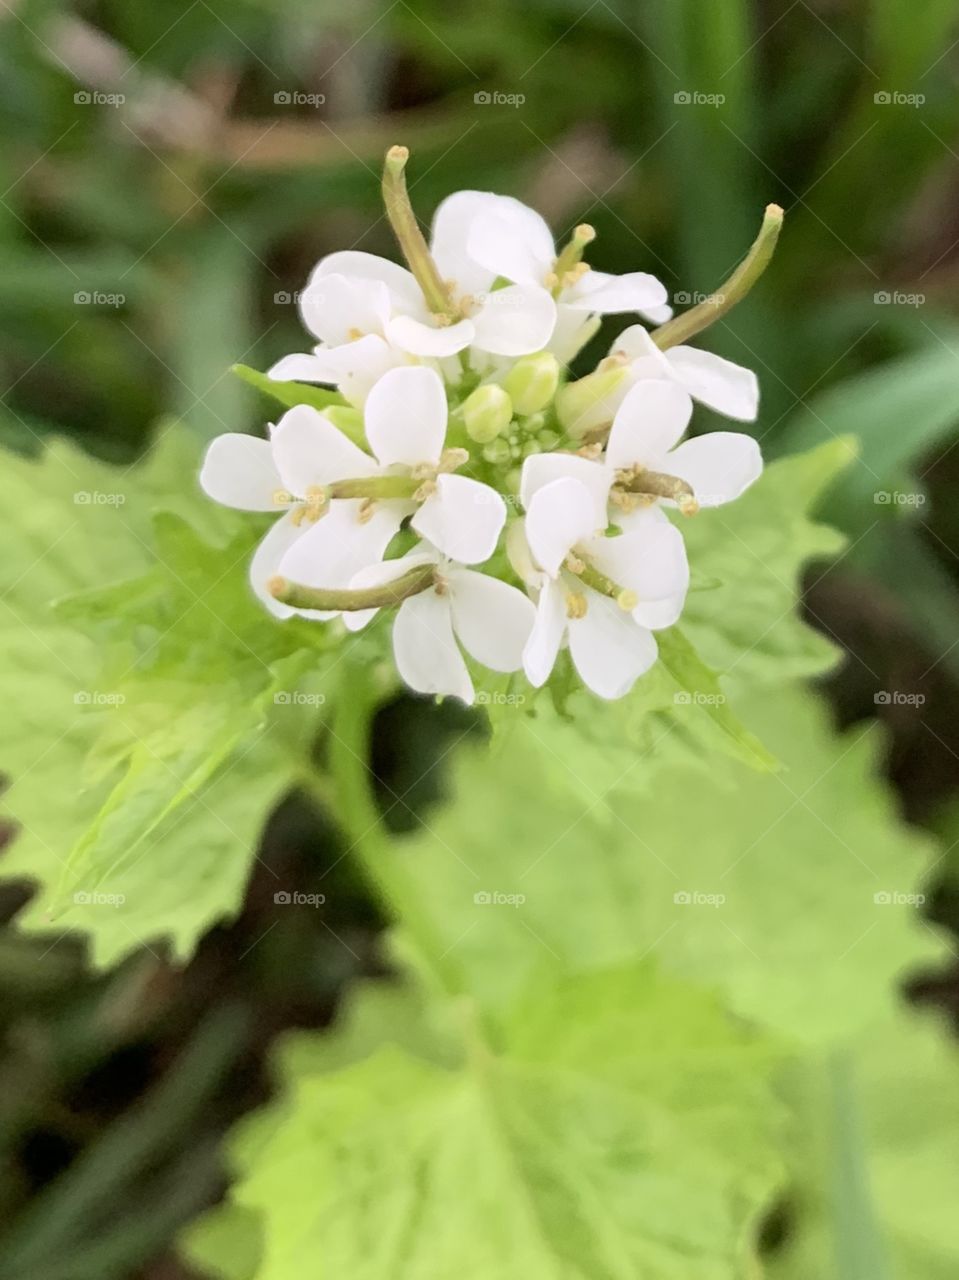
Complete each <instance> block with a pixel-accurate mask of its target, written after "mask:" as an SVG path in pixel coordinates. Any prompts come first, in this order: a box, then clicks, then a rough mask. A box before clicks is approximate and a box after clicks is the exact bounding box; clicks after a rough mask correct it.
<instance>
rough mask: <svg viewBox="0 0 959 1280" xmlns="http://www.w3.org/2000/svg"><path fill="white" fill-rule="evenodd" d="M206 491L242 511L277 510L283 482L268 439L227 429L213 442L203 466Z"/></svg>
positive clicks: (202, 472) (203, 480) (202, 473)
mask: <svg viewBox="0 0 959 1280" xmlns="http://www.w3.org/2000/svg"><path fill="white" fill-rule="evenodd" d="M200 484H201V486H202V488H203V491H204V493H206V494H207V496H208V497H210V498H212V499H213V501H214V502H220V503H222V504H223V506H225V507H238V508H239V510H240V511H276V510H277V509H278V508H280V507H281V504H278V503H277V500H276V495H277V493H278V492H279V491H280V490H281V489H282V488H283V481H282V480H281V479H280V475H279V472H278V471H277V469H276V466H275V465H274V462H273V454H272V451H271V449H270V443H269V441H268V440H260V439H259V438H258V437H257V436H247V435H243V434H242V432H239V431H228V432H227V433H226V434H225V435H222V436H217V437H216V439H215V440H213V441H212V442H211V444H210V447H209V448H208V449H207V451H206V456H205V457H204V459H203V466H202V467H201V469H200Z"/></svg>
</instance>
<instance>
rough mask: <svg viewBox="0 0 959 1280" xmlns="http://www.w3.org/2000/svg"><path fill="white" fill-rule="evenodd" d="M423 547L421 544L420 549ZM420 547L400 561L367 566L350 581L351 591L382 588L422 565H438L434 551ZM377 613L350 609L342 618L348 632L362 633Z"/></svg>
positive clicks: (370, 610)
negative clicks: (424, 550)
mask: <svg viewBox="0 0 959 1280" xmlns="http://www.w3.org/2000/svg"><path fill="white" fill-rule="evenodd" d="M423 545H424V544H423V543H422V542H421V543H419V544H418V547H422V546H423ZM418 547H414V548H413V550H412V551H411V552H410V553H409V554H408V555H405V556H401V557H400V558H399V559H398V560H381V561H380V562H379V564H370V565H367V566H366V568H365V569H361V570H360V571H359V573H357V574H354V576H353V577H352V578H351V579H350V581H349V586H350V589H351V590H353V591H358V590H360V589H361V588H363V587H382V586H385V585H386V584H387V583H388V582H395V581H396V579H397V578H402V576H403V574H404V573H409V571H410V570H411V569H416V568H418V567H419V566H420V565H421V564H436V562H437V559H438V557H437V555H436V554H435V553H434V552H433V551H432V550H430V551H426V552H423V551H420V550H418ZM377 613H379V608H375V609H349V610H345V611H344V612H343V613H342V614H341V617H342V620H343V624H344V625H345V627H346V629H347V631H361V630H362V629H363V627H365V626H366V624H367V623H368V622H370V621H371V620H372V619H373V618H374V617H375V616H376V614H377Z"/></svg>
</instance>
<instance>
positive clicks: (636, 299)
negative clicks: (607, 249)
mask: <svg viewBox="0 0 959 1280" xmlns="http://www.w3.org/2000/svg"><path fill="white" fill-rule="evenodd" d="M667 296H668V295H667V293H666V288H665V286H664V285H662V284H660V282H659V281H658V280H657V279H656V277H655V276H651V275H647V274H646V272H645V271H631V272H629V273H628V274H626V275H622V276H614V275H609V274H607V272H605V271H587V272H586V274H585V275H584V276H582V277H581V278H580V279H579V280H577V281H576V283H575V284H574V285H571V286H570V287H569V288H567V289H564V290H563V293H562V299H563V302H564V303H565V305H566V306H568V307H575V308H577V309H578V310H580V311H596V312H599V314H600V315H615V314H616V313H617V312H621V311H647V310H648V309H649V308H650V307H661V306H662V305H663V304H664V303H665V302H666V298H667Z"/></svg>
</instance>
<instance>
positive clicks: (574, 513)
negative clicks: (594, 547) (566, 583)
mask: <svg viewBox="0 0 959 1280" xmlns="http://www.w3.org/2000/svg"><path fill="white" fill-rule="evenodd" d="M603 518H604V519H605V515H604V517H603ZM595 532H596V503H595V501H594V499H593V495H592V494H591V493H590V491H589V490H588V489H587V488H586V486H585V485H584V484H581V483H580V481H579V480H572V479H570V478H569V477H566V478H563V479H560V480H554V481H553V482H552V483H551V484H548V485H545V486H544V487H543V488H542V489H539V490H537V492H536V493H535V494H534V495H533V497H532V499H531V500H530V504H529V507H528V508H527V511H526V540H527V542H528V543H529V549H530V551H531V552H532V553H533V557H534V559H535V560H536V562H537V564H539V565H540V567H541V568H542V569H544V570H545V572H546V573H548V574H549V575H550V577H551V578H555V577H556V575H557V574H558V573H559V570H560V567H561V566H562V563H563V561H564V560H565V559H566V557H567V556H568V555H569V553H570V551H572V549H573V547H575V546H576V544H577V543H578V542H584V541H586V540H587V539H589V538H590V537H591V536H592V535H593V534H595Z"/></svg>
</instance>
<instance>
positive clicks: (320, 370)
mask: <svg viewBox="0 0 959 1280" xmlns="http://www.w3.org/2000/svg"><path fill="white" fill-rule="evenodd" d="M266 376H267V377H268V378H272V379H273V380H274V382H332V383H334V384H335V383H336V382H337V381H339V370H338V368H337V369H333V368H331V366H330V363H329V361H328V360H325V359H324V358H323V357H322V356H317V355H299V354H297V355H292V356H283V357H282V358H281V359H279V360H277V362H276V364H274V365H271V367H270V368H269V369H267V371H266Z"/></svg>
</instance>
